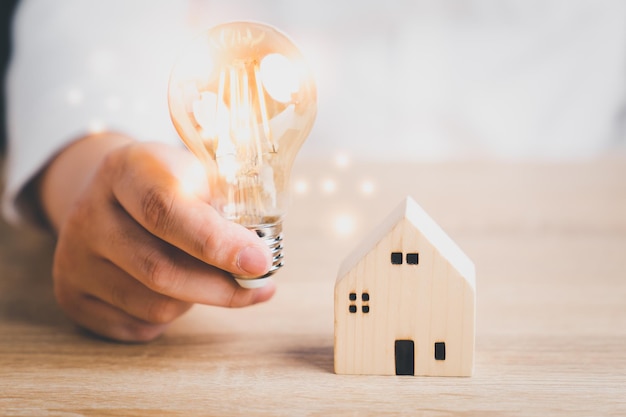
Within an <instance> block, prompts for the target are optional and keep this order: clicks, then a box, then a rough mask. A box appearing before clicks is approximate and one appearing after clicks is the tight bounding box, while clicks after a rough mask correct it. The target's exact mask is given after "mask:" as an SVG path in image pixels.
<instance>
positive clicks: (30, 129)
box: [2, 0, 189, 221]
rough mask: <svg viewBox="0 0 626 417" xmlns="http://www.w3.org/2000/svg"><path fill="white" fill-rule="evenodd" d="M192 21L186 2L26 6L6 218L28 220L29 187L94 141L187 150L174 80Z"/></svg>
mask: <svg viewBox="0 0 626 417" xmlns="http://www.w3.org/2000/svg"><path fill="white" fill-rule="evenodd" d="M186 13H187V4H186V2H185V1H170V0H132V1H128V0H107V1H102V0H55V1H49V0H22V1H21V3H20V6H19V7H18V9H17V11H16V15H15V20H14V26H13V42H14V44H13V57H12V60H11V63H10V67H9V72H8V76H7V128H8V139H9V140H8V160H7V166H6V186H5V194H4V196H3V201H2V203H3V211H4V214H5V216H6V217H7V219H9V220H11V221H17V220H19V219H20V218H22V217H23V216H27V212H28V209H29V208H28V207H24V206H23V204H22V203H23V202H20V200H21V199H20V193H21V192H22V191H23V189H24V187H25V185H26V184H27V183H28V182H29V180H31V179H32V178H33V176H34V175H36V174H37V173H38V172H39V171H40V170H41V168H42V167H43V166H44V165H45V164H46V163H47V162H48V161H49V160H50V159H51V158H52V157H53V156H54V154H56V153H57V152H59V151H60V150H61V149H62V148H63V147H64V146H66V145H67V144H68V143H70V142H71V141H72V140H76V139H78V138H80V137H82V136H84V135H85V134H87V133H91V132H97V131H100V130H104V129H106V130H114V131H120V132H124V133H127V134H130V135H133V136H134V137H136V138H137V139H140V140H158V141H168V142H169V141H171V142H172V143H179V142H180V141H179V139H178V137H177V135H176V134H175V131H174V129H173V127H172V124H171V121H170V118H169V114H168V109H167V81H168V76H169V71H170V68H171V65H172V63H173V62H174V60H175V56H176V47H177V46H180V44H181V42H182V41H183V39H185V38H186V37H187V36H188V35H189V33H188V32H187V31H186V30H185V27H184V24H185V16H186Z"/></svg>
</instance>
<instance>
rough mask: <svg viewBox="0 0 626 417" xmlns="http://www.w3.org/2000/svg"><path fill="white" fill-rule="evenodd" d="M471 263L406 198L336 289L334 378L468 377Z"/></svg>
mask: <svg viewBox="0 0 626 417" xmlns="http://www.w3.org/2000/svg"><path fill="white" fill-rule="evenodd" d="M475 288H476V286H475V272H474V264H473V263H472V261H471V260H470V259H469V258H468V257H467V256H466V255H465V254H464V253H463V252H462V251H461V249H460V248H459V247H458V246H457V245H456V244H455V243H454V242H453V241H452V239H450V237H448V235H447V234H446V233H445V232H444V231H443V230H442V229H441V228H440V227H439V225H437V223H435V221H433V219H431V218H430V216H428V214H427V213H426V212H425V211H424V210H423V209H422V208H421V207H420V206H419V205H418V204H417V203H416V202H415V201H414V200H412V199H411V198H410V197H408V198H407V199H406V200H405V201H404V202H403V203H402V204H400V206H398V208H397V209H396V210H394V211H393V212H392V213H391V214H390V215H389V216H388V217H387V219H386V220H385V221H384V222H383V223H382V224H381V225H380V226H379V227H378V228H377V229H376V230H374V232H373V233H372V234H371V235H370V236H369V237H368V238H367V239H365V240H364V241H363V242H362V244H361V245H360V246H359V247H357V248H356V250H355V251H354V252H353V253H352V254H351V255H350V256H348V257H347V258H346V259H345V261H344V262H343V264H342V265H341V267H340V270H339V274H338V276H337V281H336V284H335V372H336V373H338V374H376V375H424V376H470V375H471V374H472V372H473V365H474V334H475Z"/></svg>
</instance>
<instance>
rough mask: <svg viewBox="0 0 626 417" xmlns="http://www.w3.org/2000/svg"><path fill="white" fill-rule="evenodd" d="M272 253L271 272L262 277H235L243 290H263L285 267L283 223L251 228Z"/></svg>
mask: <svg viewBox="0 0 626 417" xmlns="http://www.w3.org/2000/svg"><path fill="white" fill-rule="evenodd" d="M250 230H253V231H254V232H255V233H256V234H257V236H259V237H260V238H261V239H262V240H263V241H264V242H265V244H266V245H267V246H268V247H269V248H270V251H271V252H272V266H271V267H270V269H269V271H267V273H265V275H262V276H260V277H244V276H241V275H233V276H234V278H235V280H236V281H237V283H238V284H239V285H240V286H241V287H243V288H261V287H263V286H265V284H267V281H268V280H269V277H270V276H271V275H274V273H276V271H278V270H279V269H280V268H281V267H282V266H283V265H284V263H283V258H284V255H283V233H282V232H283V225H282V223H274V224H266V225H261V226H258V227H254V228H251V229H250Z"/></svg>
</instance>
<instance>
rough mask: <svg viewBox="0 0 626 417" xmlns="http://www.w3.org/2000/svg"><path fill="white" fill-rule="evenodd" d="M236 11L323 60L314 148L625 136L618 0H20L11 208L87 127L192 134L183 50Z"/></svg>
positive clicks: (318, 68)
mask: <svg viewBox="0 0 626 417" xmlns="http://www.w3.org/2000/svg"><path fill="white" fill-rule="evenodd" d="M230 20H257V21H264V22H267V23H270V24H273V25H275V26H277V27H278V28H280V29H281V30H283V31H284V32H286V33H287V34H289V35H290V36H291V37H292V38H293V39H294V40H295V42H296V43H297V44H299V45H300V46H301V48H302V50H303V52H304V54H305V56H307V58H308V60H309V61H310V63H311V65H312V66H313V69H314V72H315V73H316V76H317V82H318V93H319V112H318V118H317V121H316V124H315V127H314V129H313V132H312V133H311V135H310V138H309V140H308V141H307V143H306V144H305V146H304V148H303V150H302V152H303V153H306V154H307V155H309V156H318V157H319V156H325V155H332V154H333V153H335V152H337V151H343V152H345V153H347V154H348V155H350V156H351V157H352V158H355V159H362V160H375V159H399V158H400V159H412V160H421V159H433V158H447V157H459V156H468V155H469V156H490V157H493V156H496V157H507V158H510V157H513V158H519V157H522V158H526V157H533V158H537V157H539V158H549V159H555V158H571V157H579V156H584V155H589V154H592V153H596V152H601V151H603V150H606V149H609V148H611V147H612V146H614V145H615V144H616V143H618V142H620V143H621V142H623V139H622V138H623V134H622V125H621V122H622V116H623V114H622V113H623V112H624V110H625V109H624V97H625V94H624V93H625V84H624V80H625V79H626V71H625V70H626V65H625V64H626V60H625V57H626V2H623V1H619V0H604V1H602V0H601V1H597V0H571V1H557V0H542V1H539V0H532V1H521V0H505V1H499V2H494V1H482V0H467V1H454V0H443V1H442V0H422V1H409V0H404V1H403V0H385V1H382V0H361V1H359V2H355V1H348V0H343V1H341V0H333V1H330V0H319V1H315V2H313V1H307V2H302V1H300V2H298V1H290V0H263V1H261V0H256V1H253V0H228V1H226V0H223V1H203V0H189V1H184V0H106V1H103V0H54V1H50V0H22V2H21V4H20V6H19V8H18V11H17V15H16V20H15V22H14V23H15V26H14V38H15V39H14V41H15V44H14V57H13V60H12V63H11V66H10V71H9V76H8V78H7V89H8V102H7V104H8V131H9V156H8V164H7V165H8V167H7V172H6V175H7V177H6V190H5V195H4V212H5V214H6V215H7V217H8V218H10V219H16V218H18V217H19V210H18V208H17V206H16V201H17V200H16V199H17V198H18V196H19V193H20V191H21V190H22V188H23V187H24V185H25V184H26V183H27V182H28V181H29V180H30V179H31V178H32V177H33V176H34V175H35V174H36V173H37V172H38V171H39V170H40V169H41V168H42V167H43V166H44V165H45V164H46V162H47V161H49V160H50V159H51V158H52V157H53V156H54V154H55V153H57V152H59V151H60V150H61V149H62V148H63V147H64V146H66V145H67V144H68V143H69V142H71V141H72V140H75V139H77V138H80V137H82V136H84V135H85V134H87V133H89V132H95V131H99V130H105V129H108V130H117V131H123V132H125V133H128V134H131V135H133V136H135V137H136V138H137V139H140V140H159V141H164V142H169V143H173V144H180V143H181V142H180V140H179V138H178V137H177V135H176V133H175V131H174V129H173V128H172V123H171V121H170V118H169V114H168V107H167V83H168V77H169V71H170V69H171V67H172V65H173V64H174V62H175V60H176V56H177V51H178V50H179V49H180V47H181V46H184V45H185V43H186V42H188V41H189V39H191V38H193V36H194V35H195V34H197V33H199V32H201V31H202V30H204V29H207V28H209V27H210V26H213V25H215V24H218V23H222V22H224V21H230Z"/></svg>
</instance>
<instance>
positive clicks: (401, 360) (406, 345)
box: [395, 340, 415, 375]
mask: <svg viewBox="0 0 626 417" xmlns="http://www.w3.org/2000/svg"><path fill="white" fill-rule="evenodd" d="M395 352H396V375H415V343H413V341H412V340H396V347H395Z"/></svg>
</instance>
